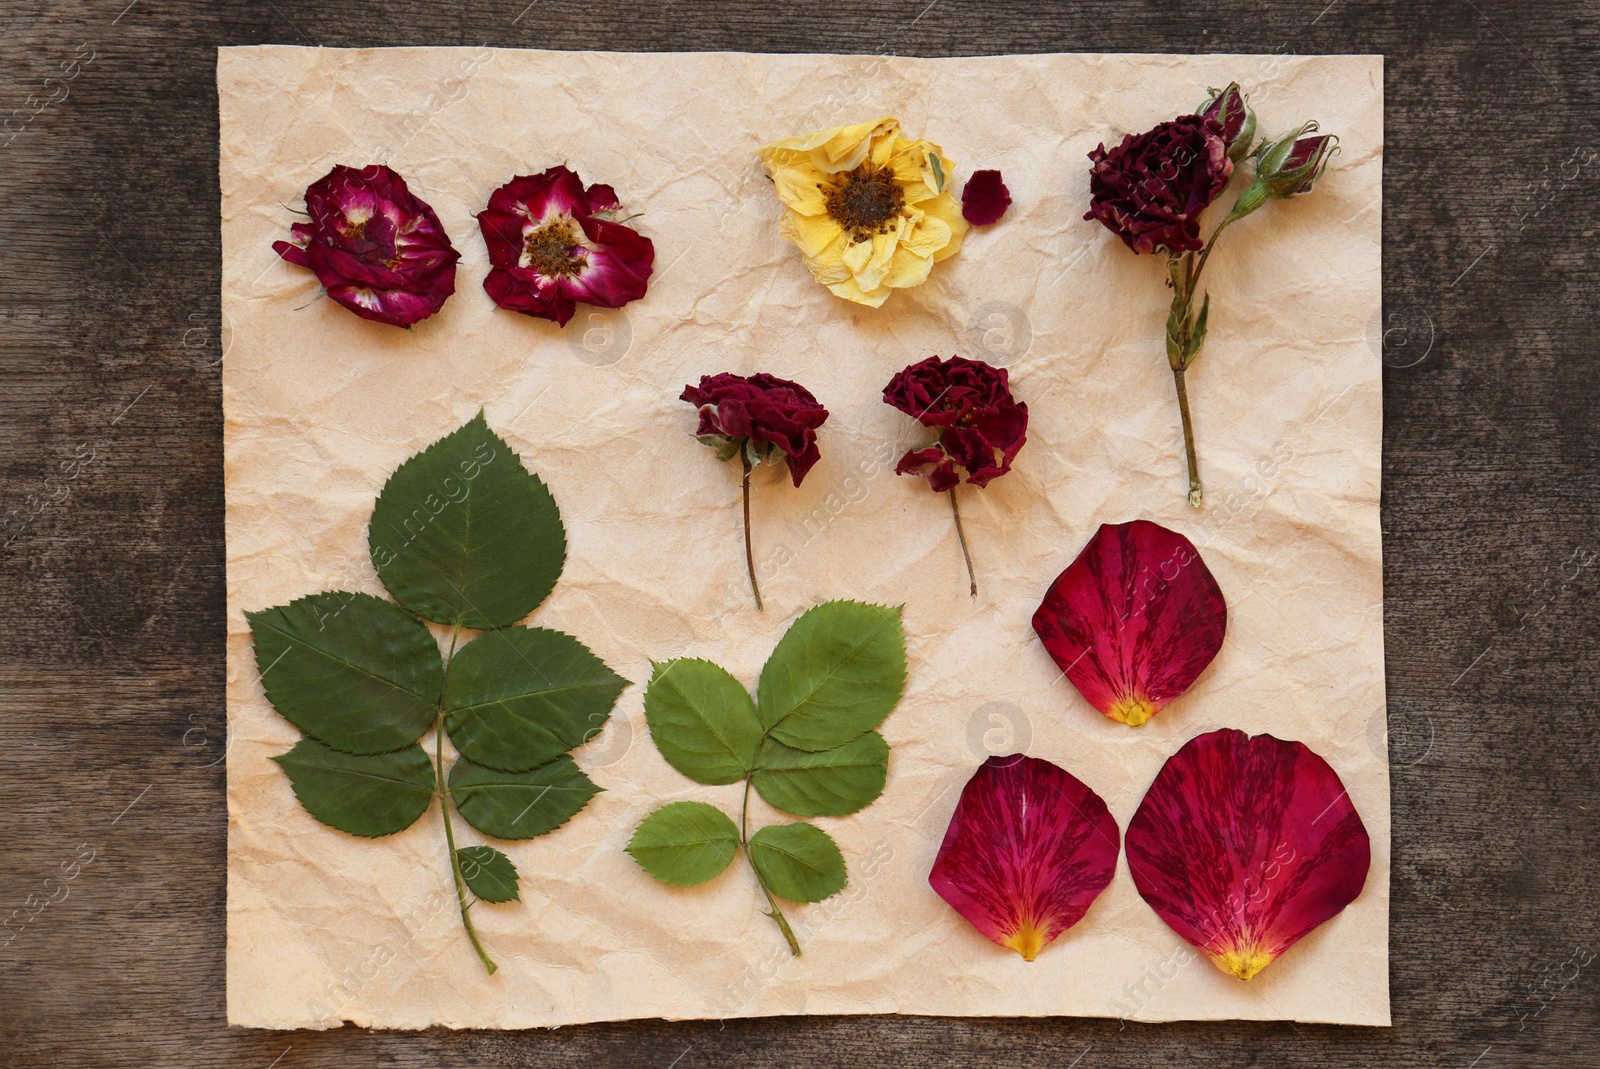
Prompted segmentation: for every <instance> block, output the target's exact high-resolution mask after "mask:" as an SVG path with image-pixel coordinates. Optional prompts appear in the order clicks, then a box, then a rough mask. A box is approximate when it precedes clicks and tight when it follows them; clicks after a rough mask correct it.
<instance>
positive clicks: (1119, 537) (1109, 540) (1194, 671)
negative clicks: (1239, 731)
mask: <svg viewBox="0 0 1600 1069" xmlns="http://www.w3.org/2000/svg"><path fill="white" fill-rule="evenodd" d="M1033 629H1034V630H1035V631H1036V632H1038V634H1039V639H1040V641H1042V642H1043V643H1044V648H1045V649H1046V650H1048V651H1049V653H1050V656H1051V657H1052V658H1053V659H1054V660H1055V662H1056V664H1057V665H1058V666H1060V668H1061V671H1063V672H1064V673H1066V676H1067V678H1068V679H1070V680H1072V685H1073V686H1075V687H1077V688H1078V691H1079V693H1081V694H1082V695H1083V696H1084V697H1085V698H1087V699H1089V704H1091V705H1093V706H1094V707H1095V708H1096V709H1098V710H1100V711H1101V712H1102V713H1104V714H1105V715H1106V716H1109V717H1110V718H1111V719H1113V720H1120V721H1122V722H1123V723H1124V724H1127V725H1128V726H1130V727H1138V726H1139V725H1140V724H1142V723H1144V722H1145V721H1146V720H1149V719H1150V718H1151V717H1152V716H1154V715H1156V714H1157V713H1159V712H1160V711H1161V707H1162V706H1164V705H1166V704H1167V703H1168V702H1170V701H1171V700H1172V699H1174V698H1176V697H1177V696H1178V695H1180V694H1182V693H1183V692H1184V691H1186V690H1188V689H1189V687H1190V685H1192V684H1193V683H1194V681H1195V680H1196V679H1198V678H1199V676H1200V673H1201V672H1203V671H1205V669H1206V666H1207V665H1209V664H1210V663H1211V660H1212V658H1214V657H1215V656H1216V655H1217V650H1219V649H1221V648H1222V636H1223V634H1224V633H1225V632H1226V631H1227V629H1228V605H1227V602H1226V601H1224V600H1223V597H1222V591H1221V589H1220V588H1218V586H1217V581H1216V580H1215V579H1213V578H1212V577H1211V572H1210V570H1209V569H1207V568H1206V565H1205V561H1203V560H1201V559H1200V553H1199V551H1198V550H1196V549H1195V548H1194V543H1192V542H1190V541H1189V540H1188V539H1187V538H1185V537H1183V535H1181V534H1179V533H1178V532H1176V531H1169V530H1167V529H1166V528H1165V527H1162V526H1161V525H1160V524H1158V523H1151V522H1150V521H1149V520H1133V521H1130V522H1128V523H1118V524H1103V525H1101V527H1100V529H1099V530H1098V531H1096V532H1095V533H1094V537H1093V538H1091V539H1089V544H1088V545H1086V546H1084V547H1083V552H1082V553H1079V554H1078V559H1077V560H1075V561H1073V562H1072V563H1071V564H1070V565H1068V566H1067V570H1066V571H1064V572H1062V573H1061V574H1060V575H1059V576H1057V577H1056V581H1055V582H1054V583H1052V584H1050V590H1049V591H1048V592H1047V593H1046V594H1045V596H1044V601H1043V602H1042V603H1041V604H1040V605H1039V609H1038V611H1037V612H1035V613H1034V614H1033Z"/></svg>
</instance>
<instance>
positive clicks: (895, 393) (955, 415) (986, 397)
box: [883, 356, 1028, 492]
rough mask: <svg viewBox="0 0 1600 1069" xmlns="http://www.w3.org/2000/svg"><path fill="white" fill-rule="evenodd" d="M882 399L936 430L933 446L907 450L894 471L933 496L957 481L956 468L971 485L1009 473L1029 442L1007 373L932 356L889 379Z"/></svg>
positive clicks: (1025, 409) (1025, 418)
mask: <svg viewBox="0 0 1600 1069" xmlns="http://www.w3.org/2000/svg"><path fill="white" fill-rule="evenodd" d="M883 400H884V403H885V404H890V405H893V406H894V407H895V408H898V409H899V410H900V411H902V412H904V413H905V414H906V415H908V416H912V417H915V418H916V419H917V420H919V421H920V422H921V423H922V425H923V426H925V427H938V428H939V430H940V433H939V440H938V442H937V443H935V444H933V445H930V446H926V447H923V448H920V449H913V450H911V451H910V452H909V453H907V454H906V455H905V456H904V457H901V458H900V463H899V464H898V465H897V466H896V468H895V471H896V472H897V473H899V474H901V475H907V474H916V475H921V476H923V477H924V478H926V479H927V480H928V484H929V485H930V486H931V487H933V489H934V490H935V491H939V492H942V491H945V490H949V489H951V488H953V487H954V486H956V485H957V483H959V482H960V481H961V479H960V477H959V475H958V474H957V472H956V470H955V469H956V468H958V467H959V468H961V469H963V470H964V471H965V473H966V481H967V482H969V483H971V484H972V485H973V486H985V485H987V484H988V483H989V482H990V480H992V479H996V478H998V477H999V476H1001V475H1004V474H1005V473H1006V472H1008V471H1010V470H1011V461H1012V460H1013V459H1015V458H1016V455H1017V452H1018V451H1019V450H1020V449H1021V448H1022V446H1023V444H1024V443H1025V442H1026V441H1027V440H1028V438H1027V431H1028V406H1027V405H1025V404H1020V403H1018V402H1017V401H1016V400H1015V399H1014V398H1012V396H1011V380H1010V376H1009V375H1008V374H1007V372H1006V369H1005V368H999V367H993V366H991V365H989V364H986V363H984V362H983V361H981V360H968V359H967V358H966V357H963V356H952V357H951V358H950V359H948V360H941V359H939V358H938V357H936V356H930V357H928V359H926V360H924V361H922V362H921V363H917V364H912V365H911V366H910V367H908V368H905V369H904V370H902V371H900V372H899V373H898V374H896V375H895V377H894V378H892V379H890V380H889V385H887V386H885V387H884V388H883Z"/></svg>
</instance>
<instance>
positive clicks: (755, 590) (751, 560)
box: [739, 445, 766, 612]
mask: <svg viewBox="0 0 1600 1069" xmlns="http://www.w3.org/2000/svg"><path fill="white" fill-rule="evenodd" d="M739 460H740V461H741V462H742V463H743V464H744V566H745V568H746V569H747V570H748V571H749V572H750V592H751V593H752V594H754V595H755V596H756V612H766V609H765V608H763V607H762V604H761V587H759V586H757V585H756V555H755V551H754V550H752V549H751V548H750V454H749V452H747V451H746V450H745V448H744V447H743V446H742V445H741V446H740V447H739Z"/></svg>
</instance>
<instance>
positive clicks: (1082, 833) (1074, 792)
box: [928, 754, 1121, 961]
mask: <svg viewBox="0 0 1600 1069" xmlns="http://www.w3.org/2000/svg"><path fill="white" fill-rule="evenodd" d="M1120 840H1121V837H1120V835H1119V833H1118V831H1117V822H1116V821H1115V820H1113V819H1112V817H1111V814H1110V812H1109V811H1108V810H1107V809H1106V804H1105V802H1103V801H1101V799H1100V796H1099V795H1098V794H1095V793H1094V792H1093V791H1092V790H1090V789H1089V788H1088V787H1086V786H1084V784H1083V783H1082V782H1081V781H1080V780H1078V778H1077V777H1075V776H1073V775H1072V774H1071V773H1070V772H1067V771H1066V770H1065V769H1062V768H1059V767H1057V766H1055V765H1053V764H1051V763H1050V762H1049V761H1043V760H1040V759H1039V758H1036V757H1023V756H1022V755H1021V754H1013V755H1012V756H1010V757H991V758H989V760H987V761H985V762H984V763H983V765H982V766H981V767H980V768H979V769H978V771H977V772H975V773H974V774H973V776H972V778H971V779H970V780H968V781H967V785H966V787H965V788H964V789H963V790H962V792H961V801H960V802H958V803H957V804H956V811H955V815H954V816H953V817H951V818H950V828H949V830H948V831H946V832H945V835H944V844H943V845H942V846H940V847H939V856H938V857H937V858H936V859H935V860H934V863H933V871H932V872H930V873H929V874H928V883H929V884H931V885H932V886H933V889H934V890H935V891H936V892H938V894H939V897H940V898H942V899H944V900H945V901H946V902H948V903H950V905H951V906H953V907H954V908H955V910H956V912H957V913H960V914H961V915H962V916H963V917H965V918H966V919H967V921H968V922H970V923H971V924H972V926H973V927H974V928H976V929H978V931H980V932H982V933H983V934H984V935H985V936H987V937H988V938H990V939H991V940H993V941H994V942H996V943H998V944H1000V945H1001V946H1004V947H1010V948H1011V949H1012V950H1015V951H1016V952H1017V953H1019V954H1021V955H1022V956H1023V957H1024V958H1026V959H1027V960H1028V961H1032V960H1033V959H1034V958H1035V957H1036V956H1037V955H1038V953H1039V951H1040V950H1042V949H1044V947H1045V945H1046V944H1048V943H1049V942H1050V941H1051V940H1053V939H1055V938H1056V936H1058V935H1060V934H1061V933H1062V932H1064V931H1066V930H1067V929H1068V928H1071V927H1072V926H1073V925H1074V924H1076V923H1078V921H1079V920H1080V919H1081V918H1082V917H1083V915H1084V913H1086V912H1087V911H1088V909H1089V906H1090V904H1091V903H1093V902H1094V900H1095V899H1096V898H1097V897H1099V894H1100V892H1101V891H1104V890H1105V889H1106V885H1107V884H1109V883H1110V882H1111V876H1112V873H1113V872H1114V871H1115V870H1116V867H1117V850H1118V847H1119V845H1120Z"/></svg>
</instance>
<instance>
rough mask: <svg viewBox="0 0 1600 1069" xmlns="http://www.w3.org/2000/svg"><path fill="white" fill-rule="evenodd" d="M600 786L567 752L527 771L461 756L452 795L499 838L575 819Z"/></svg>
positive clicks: (477, 824) (473, 820)
mask: <svg viewBox="0 0 1600 1069" xmlns="http://www.w3.org/2000/svg"><path fill="white" fill-rule="evenodd" d="M599 793H600V788H599V787H597V786H595V784H594V782H593V781H592V780H590V779H589V777H588V776H585V775H584V774H583V772H582V771H581V770H580V769H579V768H578V765H577V763H576V762H575V761H573V760H572V758H571V757H569V756H568V755H566V754H562V755H561V756H560V757H558V758H556V759H555V760H554V761H551V762H550V763H549V764H547V765H541V766H539V767H538V768H535V769H533V770H531V771H528V772H501V771H500V770H498V769H494V768H486V767H485V766H483V765H479V764H476V763H474V762H473V761H471V760H470V759H468V758H465V757H463V758H461V759H459V760H458V761H456V763H455V767H454V768H452V769H451V770H450V797H451V798H453V799H455V803H456V808H457V809H458V810H460V811H461V815H462V817H464V818H465V819H466V821H467V823H468V824H471V825H472V826H473V827H474V828H477V829H478V830H479V831H481V832H483V833H484V834H485V835H493V836H494V837H495V838H496V839H532V838H536V837H537V836H540V835H544V834H546V833H547V832H552V831H554V830H556V829H557V828H559V827H561V825H563V824H565V823H566V822H567V821H569V820H571V819H572V818H573V817H574V816H575V815H576V814H577V813H578V811H579V810H581V809H582V808H583V807H584V806H585V805H588V804H589V799H591V798H593V797H594V796H595V795H597V794H599Z"/></svg>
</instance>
